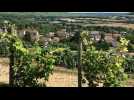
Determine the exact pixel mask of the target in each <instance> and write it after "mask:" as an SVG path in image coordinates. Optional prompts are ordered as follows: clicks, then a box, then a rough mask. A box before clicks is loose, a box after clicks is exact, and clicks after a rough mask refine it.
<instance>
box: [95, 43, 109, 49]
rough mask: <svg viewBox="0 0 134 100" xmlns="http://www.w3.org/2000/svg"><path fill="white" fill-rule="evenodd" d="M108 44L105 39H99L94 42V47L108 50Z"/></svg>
mask: <svg viewBox="0 0 134 100" xmlns="http://www.w3.org/2000/svg"><path fill="white" fill-rule="evenodd" d="M110 46H111V45H110V44H109V43H107V42H106V41H99V42H97V43H95V47H96V49H97V50H108V49H109V48H110Z"/></svg>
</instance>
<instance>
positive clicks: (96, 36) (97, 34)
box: [90, 31, 101, 41]
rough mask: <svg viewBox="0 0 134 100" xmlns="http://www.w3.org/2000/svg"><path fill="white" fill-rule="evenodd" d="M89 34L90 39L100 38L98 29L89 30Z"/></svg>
mask: <svg viewBox="0 0 134 100" xmlns="http://www.w3.org/2000/svg"><path fill="white" fill-rule="evenodd" d="M90 35H91V39H93V40H95V41H99V40H100V38H101V36H100V32H99V31H91V32H90Z"/></svg>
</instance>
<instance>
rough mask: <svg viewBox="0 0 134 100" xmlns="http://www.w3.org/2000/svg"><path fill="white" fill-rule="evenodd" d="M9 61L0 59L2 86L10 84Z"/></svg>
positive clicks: (0, 80) (0, 82) (0, 81)
mask: <svg viewBox="0 0 134 100" xmlns="http://www.w3.org/2000/svg"><path fill="white" fill-rule="evenodd" d="M8 64H9V60H8V59H7V58H2V59H0V84H9V65H8Z"/></svg>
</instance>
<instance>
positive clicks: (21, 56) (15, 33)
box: [0, 22, 134, 87]
mask: <svg viewBox="0 0 134 100" xmlns="http://www.w3.org/2000/svg"><path fill="white" fill-rule="evenodd" d="M0 26H1V27H2V28H1V31H0V83H1V86H2V85H3V86H4V84H5V85H6V86H11V87H78V86H82V87H122V86H126V87H128V86H134V78H133V77H132V76H133V72H134V56H133V55H132V53H133V51H134V47H133V46H134V42H133V40H134V38H133V37H134V35H133V32H134V30H133V29H128V28H126V27H125V28H124V27H109V26H105V25H104V26H101V25H100V26H94V25H93V26H87V27H85V26H83V27H82V26H79V25H74V26H73V25H70V27H69V25H66V24H65V25H64V27H66V29H63V27H61V26H60V25H59V26H58V25H57V26H55V25H52V24H51V26H52V27H51V26H49V25H48V26H47V27H49V28H50V29H48V30H45V32H46V34H42V33H41V32H38V31H36V30H33V28H27V30H20V29H21V28H22V26H21V28H20V26H19V25H18V26H17V25H15V24H13V23H11V22H4V23H2V24H1V25H0ZM23 28H24V27H23ZM51 28H52V30H51ZM76 29H77V31H76ZM50 30H51V31H52V32H50ZM59 30H60V31H59ZM94 31H95V32H94ZM96 31H99V32H96ZM124 31H125V32H127V33H129V34H126V33H124ZM111 38H112V39H111ZM110 39H111V41H112V42H111V41H110ZM113 41H114V42H113Z"/></svg>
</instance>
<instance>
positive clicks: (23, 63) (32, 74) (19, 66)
mask: <svg viewBox="0 0 134 100" xmlns="http://www.w3.org/2000/svg"><path fill="white" fill-rule="evenodd" d="M0 40H1V41H6V42H7V43H9V44H10V50H11V51H13V52H14V57H15V58H12V59H14V65H13V66H12V67H13V77H12V78H13V85H14V86H15V87H31V86H36V87H38V86H40V83H39V81H38V79H44V80H45V81H47V80H48V77H49V75H50V74H51V73H52V71H53V64H54V62H55V60H54V58H53V56H52V55H51V54H50V53H49V51H48V52H45V51H44V49H42V48H41V47H40V46H39V45H38V43H35V44H34V45H33V47H32V48H27V46H24V43H23V41H21V39H19V38H18V37H17V34H16V31H15V28H14V26H13V25H11V32H7V33H0Z"/></svg>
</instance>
